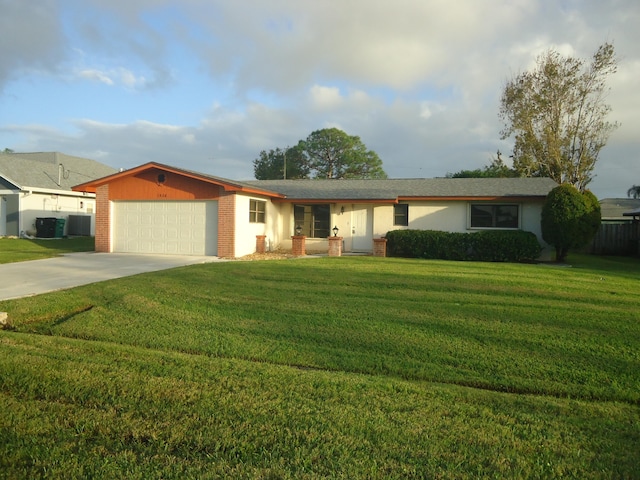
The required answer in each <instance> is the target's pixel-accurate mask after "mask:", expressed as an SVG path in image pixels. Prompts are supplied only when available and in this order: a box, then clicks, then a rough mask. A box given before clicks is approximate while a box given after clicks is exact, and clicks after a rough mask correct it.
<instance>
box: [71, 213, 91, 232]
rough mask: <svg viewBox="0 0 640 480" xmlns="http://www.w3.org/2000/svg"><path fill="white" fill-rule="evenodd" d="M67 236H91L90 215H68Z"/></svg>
mask: <svg viewBox="0 0 640 480" xmlns="http://www.w3.org/2000/svg"><path fill="white" fill-rule="evenodd" d="M67 235H69V236H76V237H89V236H91V215H69V222H68V223H67Z"/></svg>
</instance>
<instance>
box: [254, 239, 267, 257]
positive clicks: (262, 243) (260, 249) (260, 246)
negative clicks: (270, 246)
mask: <svg viewBox="0 0 640 480" xmlns="http://www.w3.org/2000/svg"><path fill="white" fill-rule="evenodd" d="M266 238H267V236H266V235H256V253H264V252H266V251H267V242H266Z"/></svg>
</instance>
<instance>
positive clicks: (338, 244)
mask: <svg viewBox="0 0 640 480" xmlns="http://www.w3.org/2000/svg"><path fill="white" fill-rule="evenodd" d="M327 238H328V239H329V256H330V257H341V256H342V237H327Z"/></svg>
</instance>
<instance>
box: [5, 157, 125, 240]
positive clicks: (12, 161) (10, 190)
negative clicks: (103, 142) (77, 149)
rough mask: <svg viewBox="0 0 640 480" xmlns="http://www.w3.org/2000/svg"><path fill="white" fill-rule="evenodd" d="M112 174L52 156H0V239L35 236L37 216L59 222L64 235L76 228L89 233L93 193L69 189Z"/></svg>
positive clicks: (82, 161) (83, 162)
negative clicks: (62, 224) (60, 220)
mask: <svg viewBox="0 0 640 480" xmlns="http://www.w3.org/2000/svg"><path fill="white" fill-rule="evenodd" d="M116 171H117V170H116V169H114V168H111V167H108V166H107V165H103V164H101V163H99V162H96V161H94V160H90V159H88V158H81V157H74V156H71V155H65V154H62V153H58V152H39V153H2V154H0V236H19V235H23V234H27V235H31V236H36V233H37V226H36V219H37V218H40V217H41V218H47V219H53V218H55V219H64V223H65V226H64V227H63V228H64V234H67V232H69V229H70V228H71V232H73V229H74V228H76V225H75V224H77V228H78V229H79V231H78V234H86V235H94V234H95V218H94V213H95V195H94V194H92V193H88V192H77V191H73V190H72V189H71V187H72V186H73V185H76V184H78V183H80V182H86V181H87V180H93V179H94V178H100V177H104V176H106V175H111V174H112V173H115V172H116ZM70 217H71V219H72V220H77V222H72V223H69V219H70ZM74 223H75V224H74Z"/></svg>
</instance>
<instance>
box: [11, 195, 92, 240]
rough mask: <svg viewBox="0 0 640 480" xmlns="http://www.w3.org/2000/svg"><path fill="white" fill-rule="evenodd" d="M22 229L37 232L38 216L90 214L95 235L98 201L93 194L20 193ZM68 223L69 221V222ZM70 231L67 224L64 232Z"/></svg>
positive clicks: (65, 217) (67, 217) (66, 218)
mask: <svg viewBox="0 0 640 480" xmlns="http://www.w3.org/2000/svg"><path fill="white" fill-rule="evenodd" d="M19 196H20V197H19V201H20V214H19V216H20V221H19V225H20V231H23V232H25V233H27V234H30V235H35V233H36V218H41V217H45V218H46V217H55V218H64V219H65V220H68V219H69V215H90V216H91V235H95V215H94V213H95V210H96V202H95V195H93V194H86V195H83V194H75V195H67V194H51V193H36V192H33V193H20V194H19ZM67 223H68V222H67ZM67 231H68V225H67V224H65V227H64V234H65V235H66V234H67Z"/></svg>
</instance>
